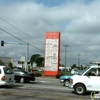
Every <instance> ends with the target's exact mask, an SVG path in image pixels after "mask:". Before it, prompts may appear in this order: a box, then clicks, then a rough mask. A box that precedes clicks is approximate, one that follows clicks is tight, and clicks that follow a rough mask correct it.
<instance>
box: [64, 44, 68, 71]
mask: <svg viewBox="0 0 100 100" xmlns="http://www.w3.org/2000/svg"><path fill="white" fill-rule="evenodd" d="M63 46H64V47H65V72H66V67H67V65H66V53H67V46H69V45H63Z"/></svg>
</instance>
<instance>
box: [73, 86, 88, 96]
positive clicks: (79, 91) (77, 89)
mask: <svg viewBox="0 0 100 100" xmlns="http://www.w3.org/2000/svg"><path fill="white" fill-rule="evenodd" d="M74 91H75V93H76V94H78V95H83V94H85V92H86V88H85V86H84V85H83V84H77V85H76V86H75V88H74Z"/></svg>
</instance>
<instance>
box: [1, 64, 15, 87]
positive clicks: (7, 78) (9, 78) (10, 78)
mask: <svg viewBox="0 0 100 100" xmlns="http://www.w3.org/2000/svg"><path fill="white" fill-rule="evenodd" d="M13 83H15V80H14V73H13V71H12V70H11V69H10V68H9V67H6V66H2V65H0V86H1V85H12V84H13Z"/></svg>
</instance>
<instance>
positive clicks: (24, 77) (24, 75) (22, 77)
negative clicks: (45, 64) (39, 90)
mask: <svg viewBox="0 0 100 100" xmlns="http://www.w3.org/2000/svg"><path fill="white" fill-rule="evenodd" d="M13 72H14V75H15V81H16V82H20V83H24V82H30V81H35V75H34V74H33V73H31V72H27V71H25V70H23V69H21V68H15V69H13Z"/></svg>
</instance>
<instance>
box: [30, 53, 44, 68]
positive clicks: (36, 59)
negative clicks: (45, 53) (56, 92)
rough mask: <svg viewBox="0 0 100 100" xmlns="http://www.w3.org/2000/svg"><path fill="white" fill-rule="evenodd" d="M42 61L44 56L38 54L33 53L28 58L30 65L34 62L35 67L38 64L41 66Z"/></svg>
mask: <svg viewBox="0 0 100 100" xmlns="http://www.w3.org/2000/svg"><path fill="white" fill-rule="evenodd" d="M43 61H44V57H41V55H40V54H33V55H32V56H31V58H30V63H31V65H33V63H36V64H37V67H40V66H41V67H42V66H43Z"/></svg>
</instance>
